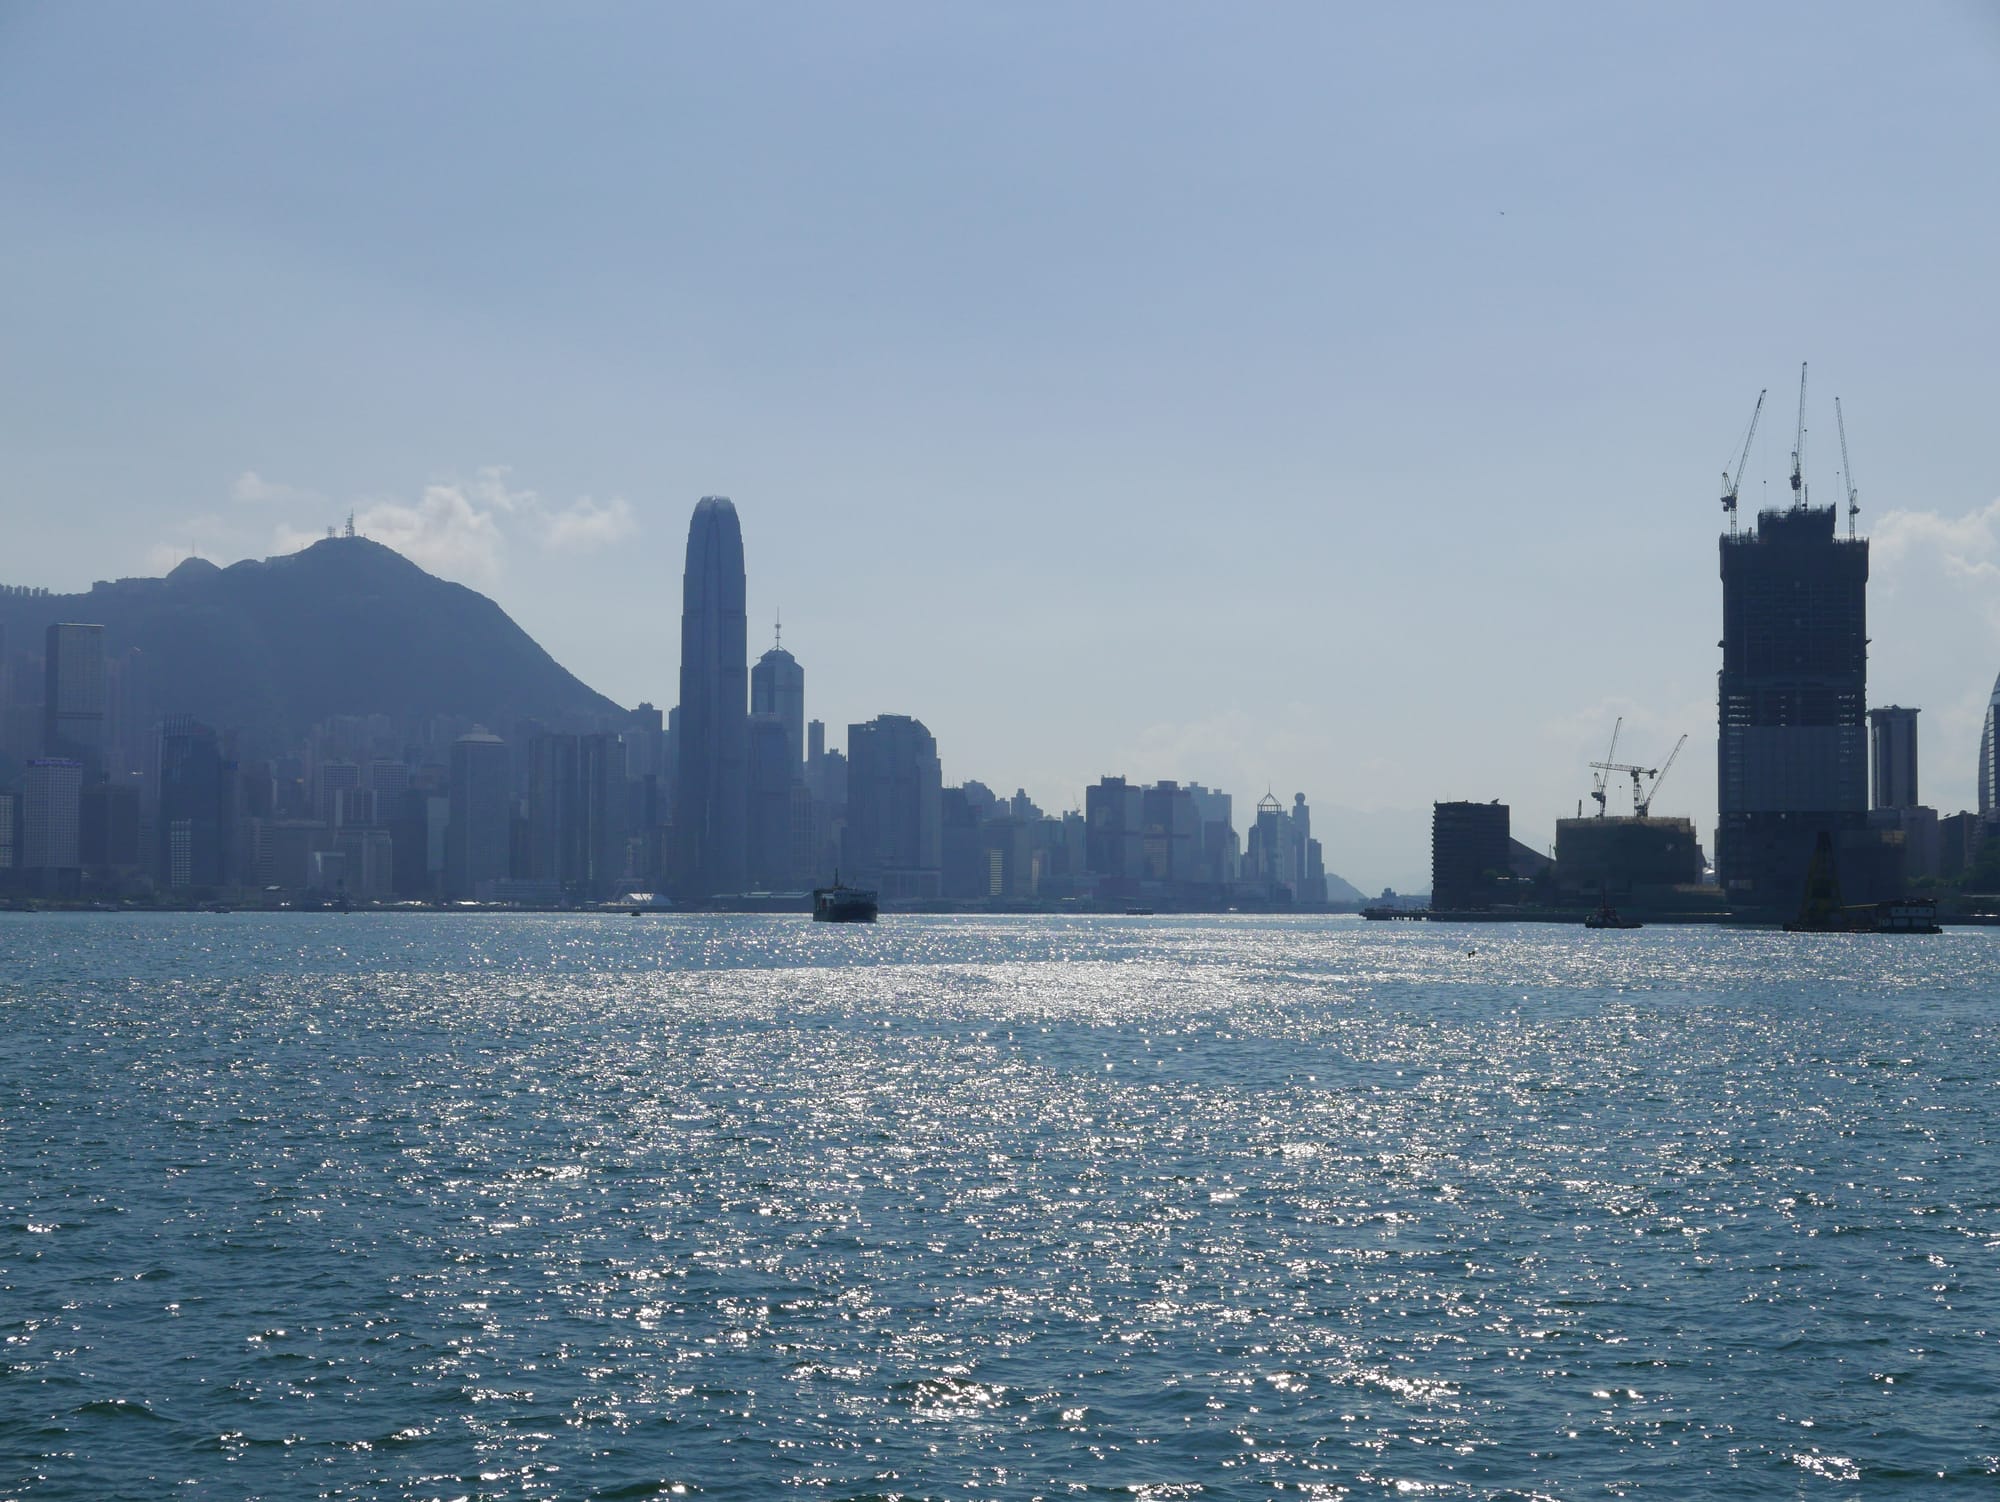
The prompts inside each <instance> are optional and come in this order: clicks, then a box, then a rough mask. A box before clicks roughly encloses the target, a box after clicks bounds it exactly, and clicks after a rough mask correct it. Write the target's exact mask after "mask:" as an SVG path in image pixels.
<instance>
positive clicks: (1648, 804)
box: [1636, 735, 1688, 819]
mask: <svg viewBox="0 0 2000 1502" xmlns="http://www.w3.org/2000/svg"><path fill="white" fill-rule="evenodd" d="M1687 743H1688V738H1687V737H1686V736H1685V735H1683V736H1682V737H1681V738H1680V739H1679V740H1677V741H1675V742H1674V749H1673V750H1671V751H1669V752H1668V753H1667V759H1666V760H1665V761H1664V762H1662V763H1661V764H1660V770H1659V771H1657V772H1655V773H1654V774H1653V785H1652V786H1651V787H1649V788H1647V789H1646V797H1645V801H1644V802H1642V803H1639V804H1638V805H1636V806H1637V809H1638V814H1639V817H1640V818H1642V819H1645V818H1650V817H1651V816H1652V812H1653V797H1654V795H1655V794H1657V793H1658V792H1659V791H1660V784H1661V783H1663V782H1665V781H1666V780H1667V773H1669V772H1671V771H1672V770H1673V769H1674V758H1675V757H1677V756H1679V755H1680V754H1681V747H1683V746H1685V745H1686V744H1687Z"/></svg>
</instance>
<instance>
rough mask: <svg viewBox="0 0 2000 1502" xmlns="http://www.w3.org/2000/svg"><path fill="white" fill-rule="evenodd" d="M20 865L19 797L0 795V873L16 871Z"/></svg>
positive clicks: (14, 794) (7, 794)
mask: <svg viewBox="0 0 2000 1502" xmlns="http://www.w3.org/2000/svg"><path fill="white" fill-rule="evenodd" d="M20 864H21V796H20V794H18V793H0V871H13V870H17V869H18V868H19V867H20Z"/></svg>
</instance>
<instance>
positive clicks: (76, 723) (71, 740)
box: [42, 622, 105, 777]
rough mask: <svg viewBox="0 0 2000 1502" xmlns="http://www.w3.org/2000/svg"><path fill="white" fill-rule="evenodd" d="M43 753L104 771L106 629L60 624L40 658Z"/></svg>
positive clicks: (92, 771) (88, 770)
mask: <svg viewBox="0 0 2000 1502" xmlns="http://www.w3.org/2000/svg"><path fill="white" fill-rule="evenodd" d="M42 673H43V687H42V753H43V755H45V756H52V757H58V758H64V757H66V758H69V759H71V760H73V761H78V762H81V763H82V764H83V768H84V774H85V776H86V777H96V776H101V775H102V774H103V771H104V703H105V688H104V628H103V627H102V626H87V625H79V624H75V623H73V622H58V623H56V624H54V625H51V626H50V627H49V629H48V635H47V638H46V641H45V643H44V646H43V654H42Z"/></svg>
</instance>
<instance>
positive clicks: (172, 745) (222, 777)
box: [155, 715, 235, 889]
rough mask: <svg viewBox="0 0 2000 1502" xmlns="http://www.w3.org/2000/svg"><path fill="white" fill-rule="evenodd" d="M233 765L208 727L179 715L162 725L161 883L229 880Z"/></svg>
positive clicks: (221, 883) (180, 885)
mask: <svg viewBox="0 0 2000 1502" xmlns="http://www.w3.org/2000/svg"><path fill="white" fill-rule="evenodd" d="M234 772H235V768H234V767H233V766H231V765H230V763H229V762H228V761H227V760H226V759H225V757H224V755H223V748H222V740H221V737H219V736H218V735H217V734H216V733H215V732H214V731H213V730H211V729H210V728H209V727H208V726H206V725H204V724H202V723H201V722H200V721H198V720H194V719H191V718H190V717H188V716H186V715H176V716H174V717H173V718H171V719H169V720H168V721H166V723H165V724H164V725H163V726H162V727H161V729H160V779H159V812H158V814H157V816H156V822H157V825H158V830H159V853H158V855H157V857H156V859H157V861H158V865H157V868H156V871H155V874H156V875H157V877H158V878H159V881H160V884H161V885H162V886H165V887H169V888H174V889H184V888H211V887H219V886H224V885H226V884H228V883H229V881H230V873H229V863H230V855H231V852H232V850H233V847H234V841H235V829H234V826H233V823H232V819H231V815H232V814H233V812H234V809H235V786H234Z"/></svg>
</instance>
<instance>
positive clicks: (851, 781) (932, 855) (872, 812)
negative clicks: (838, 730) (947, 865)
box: [841, 714, 944, 900]
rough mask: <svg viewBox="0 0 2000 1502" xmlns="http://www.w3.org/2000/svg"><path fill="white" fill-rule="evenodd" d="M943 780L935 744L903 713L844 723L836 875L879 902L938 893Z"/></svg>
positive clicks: (941, 882)
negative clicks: (843, 803)
mask: <svg viewBox="0 0 2000 1502" xmlns="http://www.w3.org/2000/svg"><path fill="white" fill-rule="evenodd" d="M943 792H944V788H943V778H942V774H941V769H940V767H939V764H938V754H937V742H936V741H935V740H933V739H932V738H931V733H930V731H928V730H926V729H925V728H924V725H923V722H922V721H920V720H913V719H911V718H910V717H909V716H908V715H899V714H890V715H878V716H877V717H876V718H874V719H872V720H870V721H868V722H867V723H866V724H865V725H849V726H848V727H847V831H846V839H845V842H844V849H845V854H844V855H843V856H842V858H841V867H842V871H841V875H842V877H843V879H845V880H846V881H848V882H850V883H852V884H854V885H856V886H870V887H874V888H876V889H877V890H878V891H880V892H881V894H882V896H883V898H884V899H900V900H924V899H930V898H936V897H938V896H940V895H942V890H943V865H944V852H943V837H942V834H943V831H942V824H943Z"/></svg>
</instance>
